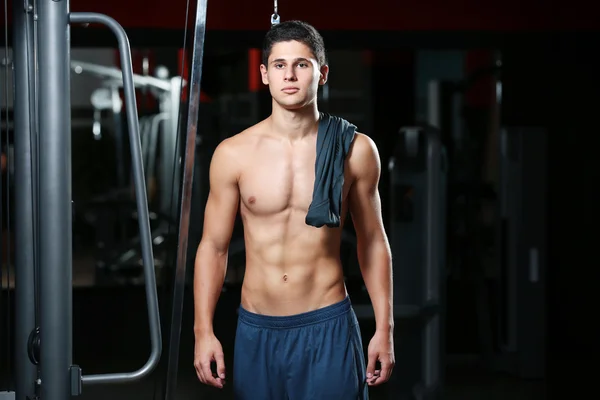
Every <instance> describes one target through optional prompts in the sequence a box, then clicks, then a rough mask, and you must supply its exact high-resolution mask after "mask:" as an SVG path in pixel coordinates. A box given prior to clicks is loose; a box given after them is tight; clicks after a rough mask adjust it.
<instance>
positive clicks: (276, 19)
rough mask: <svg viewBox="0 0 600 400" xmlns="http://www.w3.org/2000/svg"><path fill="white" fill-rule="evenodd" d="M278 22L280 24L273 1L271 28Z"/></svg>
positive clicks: (277, 10) (275, 4)
mask: <svg viewBox="0 0 600 400" xmlns="http://www.w3.org/2000/svg"><path fill="white" fill-rule="evenodd" d="M279 22H281V17H280V16H279V9H278V7H277V0H274V4H273V15H271V26H275V25H277V24H278V23H279Z"/></svg>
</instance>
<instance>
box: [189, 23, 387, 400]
mask: <svg viewBox="0 0 600 400" xmlns="http://www.w3.org/2000/svg"><path fill="white" fill-rule="evenodd" d="M260 70H261V73H262V80H263V83H264V84H265V85H268V86H269V90H270V92H271V96H272V98H273V102H272V103H273V104H272V107H273V109H272V114H271V115H270V117H268V118H267V119H265V120H263V121H261V122H259V123H258V124H257V125H255V126H253V127H251V128H249V129H247V130H245V131H244V132H241V133H239V134H237V135H235V136H233V137H231V138H228V139H226V140H224V141H223V142H222V143H220V144H219V146H218V147H217V149H216V150H215V152H214V155H213V158H212V161H211V166H210V194H209V198H208V201H207V204H206V210H205V220H204V221H205V222H204V231H203V236H202V240H201V242H200V245H199V247H198V251H197V255H196V261H195V277H194V301H195V321H194V333H195V340H196V346H195V357H194V358H195V359H194V365H195V368H196V372H197V375H198V378H199V379H200V381H201V382H203V383H205V384H208V385H212V386H215V387H218V388H222V387H223V385H224V383H225V379H226V372H225V371H226V369H225V365H224V355H223V349H222V346H221V344H220V342H219V340H218V339H217V338H216V337H215V335H214V333H213V325H212V322H213V315H214V310H215V306H216V303H217V301H218V298H219V294H220V293H221V288H222V285H223V281H224V278H225V271H226V263H227V253H228V246H229V242H230V239H231V235H232V230H233V226H234V221H235V218H236V215H237V212H238V210H239V211H240V213H241V217H242V221H243V224H244V239H245V247H246V268H245V275H244V282H243V287H242V297H241V305H240V309H239V316H238V328H237V332H236V339H235V351H234V371H233V388H234V393H235V397H236V399H243V400H246V399H248V400H269V399H273V400H284V399H290V400H296V399H298V400H320V399H323V400H325V399H327V400H330V399H344V400H348V399H367V398H368V386H375V385H379V384H381V383H384V382H386V381H387V380H388V379H389V377H390V375H391V373H392V368H393V366H394V346H393V330H394V320H393V310H392V304H393V301H392V269H391V255H390V250H389V245H388V240H387V237H386V234H385V231H384V228H383V223H382V217H381V207H380V197H379V192H378V182H379V176H380V168H381V166H380V160H379V155H378V151H377V148H376V147H375V144H374V143H373V141H372V140H371V139H370V138H369V137H367V136H365V135H364V134H360V133H356V135H355V137H354V141H353V143H352V146H351V148H350V151H349V153H348V155H347V157H346V161H345V164H344V185H343V190H342V215H341V221H342V222H343V221H344V218H345V216H346V215H347V212H348V211H349V212H350V215H351V217H352V220H353V223H354V226H355V230H356V235H357V246H358V260H359V263H360V268H361V273H362V276H363V279H364V282H365V284H366V287H367V290H368V292H369V295H370V298H371V302H372V304H373V309H374V313H375V319H376V333H375V335H374V337H373V338H372V339H371V341H370V343H369V347H368V363H367V366H366V367H365V360H364V357H363V348H362V342H361V336H360V329H359V326H358V322H357V319H356V316H355V314H354V311H353V309H352V306H351V304H350V300H349V298H348V294H347V292H346V287H345V284H344V276H343V272H342V266H341V262H340V254H339V253H340V242H341V233H342V227H341V226H340V227H338V228H330V227H327V226H323V227H321V228H316V227H314V226H310V225H308V224H307V223H306V221H305V217H306V215H307V211H308V209H309V206H310V204H311V201H312V194H313V185H314V181H315V160H316V138H317V129H318V124H319V118H320V117H319V111H318V109H317V89H318V86H319V85H323V84H324V83H325V82H326V81H327V75H328V72H329V68H328V66H327V64H326V59H325V49H324V45H323V40H322V38H321V36H320V35H319V33H318V32H317V31H316V30H315V29H314V28H313V27H312V26H310V25H308V24H306V23H303V22H298V21H290V22H284V23H281V24H279V25H276V26H275V27H274V28H272V29H271V30H270V31H269V32H268V33H267V35H266V37H265V42H264V45H263V64H262V65H261V66H260ZM213 362H214V363H215V364H216V371H217V373H216V374H213V372H212V371H211V363H213ZM377 362H378V363H379V364H380V366H381V368H380V369H379V366H378V365H377ZM227 376H228V375H227Z"/></svg>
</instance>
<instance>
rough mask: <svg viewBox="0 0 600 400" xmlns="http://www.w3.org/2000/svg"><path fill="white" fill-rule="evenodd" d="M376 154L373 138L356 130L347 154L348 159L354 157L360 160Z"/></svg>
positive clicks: (377, 152) (377, 151) (377, 153)
mask: <svg viewBox="0 0 600 400" xmlns="http://www.w3.org/2000/svg"><path fill="white" fill-rule="evenodd" d="M378 155H379V150H378V149H377V145H376V144H375V141H374V140H373V139H371V138H370V137H369V136H368V135H366V134H364V133H361V132H356V133H355V134H354V139H353V141H352V146H351V147H350V152H349V154H348V158H349V159H351V160H352V159H356V160H359V161H360V160H364V159H365V158H372V157H373V156H378Z"/></svg>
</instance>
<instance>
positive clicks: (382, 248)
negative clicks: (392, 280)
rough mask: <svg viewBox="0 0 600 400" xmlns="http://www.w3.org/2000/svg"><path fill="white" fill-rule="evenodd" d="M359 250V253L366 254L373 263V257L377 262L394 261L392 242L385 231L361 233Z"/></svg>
mask: <svg viewBox="0 0 600 400" xmlns="http://www.w3.org/2000/svg"><path fill="white" fill-rule="evenodd" d="M357 250H358V253H359V254H363V255H365V256H366V257H367V258H368V259H369V261H370V262H371V263H372V262H373V259H376V260H377V261H378V262H377V264H385V265H387V264H389V263H391V262H392V252H391V249H390V244H389V241H388V240H387V236H386V235H385V233H384V232H381V231H374V232H369V233H365V234H359V235H358V237H357Z"/></svg>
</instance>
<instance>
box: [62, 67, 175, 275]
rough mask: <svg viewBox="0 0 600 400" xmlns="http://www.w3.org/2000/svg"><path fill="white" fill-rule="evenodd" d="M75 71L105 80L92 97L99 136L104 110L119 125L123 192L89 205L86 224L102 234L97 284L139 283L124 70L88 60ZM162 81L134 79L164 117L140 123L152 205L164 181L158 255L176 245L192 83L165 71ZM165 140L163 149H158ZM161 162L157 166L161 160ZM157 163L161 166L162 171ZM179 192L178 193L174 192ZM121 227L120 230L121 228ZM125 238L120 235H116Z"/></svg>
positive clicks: (154, 221)
mask: <svg viewBox="0 0 600 400" xmlns="http://www.w3.org/2000/svg"><path fill="white" fill-rule="evenodd" d="M71 69H72V71H73V72H74V73H77V74H88V75H93V76H97V77H100V78H101V79H103V83H102V87H100V88H98V89H96V90H95V91H94V92H93V93H92V96H91V99H90V100H91V103H92V106H93V107H94V124H93V134H94V137H95V138H96V139H99V138H100V137H101V132H102V128H101V123H100V117H101V112H102V110H109V111H110V112H111V113H112V116H113V121H114V129H113V131H114V136H115V137H114V139H115V143H116V146H115V147H116V153H117V157H116V161H117V166H116V167H117V188H116V190H114V191H111V192H109V193H107V194H105V195H102V196H97V197H96V198H94V199H92V200H91V202H89V204H86V205H84V206H83V209H84V211H83V213H84V218H85V220H86V221H87V222H88V223H90V224H91V225H92V226H94V227H95V230H96V241H95V244H96V281H97V282H99V283H100V282H102V281H105V280H107V281H108V282H115V281H117V282H121V283H136V282H142V281H143V274H142V273H141V272H140V269H141V265H140V254H139V251H138V247H139V237H138V236H137V235H136V236H134V237H131V235H130V234H129V233H128V225H130V224H131V222H133V221H134V220H135V219H136V217H137V213H136V211H135V209H134V208H133V207H132V206H133V204H132V203H133V200H132V199H131V190H130V186H129V184H130V183H129V182H128V180H127V179H126V173H125V171H126V170H128V168H127V167H126V164H128V163H127V162H126V160H125V156H124V153H123V149H124V147H125V137H124V135H123V129H122V119H121V113H122V106H123V104H122V101H121V95H120V90H121V89H123V76H122V71H121V70H119V69H118V68H114V67H107V66H103V65H96V64H91V63H86V62H82V61H75V60H74V61H71ZM157 72H158V73H157V75H159V76H158V77H152V76H143V75H136V74H134V75H133V82H134V85H135V87H136V88H137V89H143V90H144V89H145V90H149V92H150V93H151V94H153V95H154V96H155V97H156V98H157V99H158V103H159V107H158V109H159V113H157V114H151V115H145V116H142V117H141V118H140V119H139V129H140V141H141V147H142V160H143V166H144V171H145V183H146V189H147V191H148V192H147V196H148V199H149V201H150V203H151V204H152V203H153V202H152V200H153V198H154V194H155V191H156V182H157V181H158V182H159V188H160V189H159V190H158V194H159V196H158V205H157V206H156V207H152V208H151V211H152V213H151V214H150V217H151V227H152V242H153V243H154V244H155V253H156V252H157V251H158V250H160V249H165V247H168V244H170V243H172V241H171V239H172V237H171V236H172V235H171V234H170V232H169V229H168V228H169V225H170V224H171V223H172V222H173V221H174V220H175V219H176V216H175V211H176V208H177V204H176V201H175V199H174V198H173V196H174V193H176V191H177V190H178V187H177V186H178V185H177V183H178V182H179V179H178V177H179V173H180V172H179V168H178V164H176V163H174V160H175V156H176V151H177V149H176V141H177V133H178V123H179V112H180V98H181V88H182V87H183V85H185V84H186V82H185V81H184V80H183V79H182V78H181V77H179V76H176V77H171V78H168V71H167V72H166V73H165V68H160V67H159V68H158V69H157ZM159 141H160V147H159V146H158V144H159ZM158 158H160V160H159V162H158V163H157V159H158ZM157 164H158V166H159V167H160V168H159V169H158V173H157V172H156V171H157ZM172 187H173V190H172ZM115 228H116V229H115ZM116 231H117V232H119V235H115V232H116ZM162 258H163V257H157V259H156V260H155V263H156V264H157V267H161V266H163V265H164V262H161V259H162Z"/></svg>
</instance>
